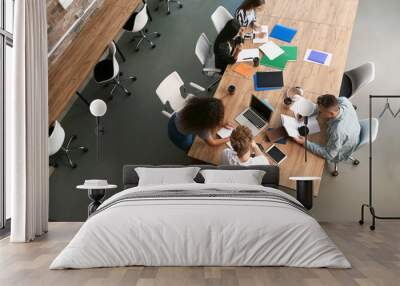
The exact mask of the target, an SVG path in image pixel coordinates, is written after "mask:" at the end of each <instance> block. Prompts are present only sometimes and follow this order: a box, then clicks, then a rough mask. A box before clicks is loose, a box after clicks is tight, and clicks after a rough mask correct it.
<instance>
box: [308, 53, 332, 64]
mask: <svg viewBox="0 0 400 286" xmlns="http://www.w3.org/2000/svg"><path fill="white" fill-rule="evenodd" d="M304 61H306V62H310V63H314V64H319V65H324V66H329V65H330V64H331V61H332V54H331V53H327V52H323V51H318V50H312V49H308V50H307V51H306V54H305V56H304Z"/></svg>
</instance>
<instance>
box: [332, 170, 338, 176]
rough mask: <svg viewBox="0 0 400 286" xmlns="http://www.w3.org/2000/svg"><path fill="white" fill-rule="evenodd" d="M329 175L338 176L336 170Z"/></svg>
mask: <svg viewBox="0 0 400 286" xmlns="http://www.w3.org/2000/svg"><path fill="white" fill-rule="evenodd" d="M331 175H332V176H334V177H337V176H339V172H338V171H333V172H332V173H331Z"/></svg>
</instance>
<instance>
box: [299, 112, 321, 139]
mask: <svg viewBox="0 0 400 286" xmlns="http://www.w3.org/2000/svg"><path fill="white" fill-rule="evenodd" d="M302 125H304V124H302ZM307 127H308V135H313V134H316V133H319V132H320V131H321V129H320V128H319V123H318V120H317V116H316V115H314V116H311V117H309V118H308V124H307Z"/></svg>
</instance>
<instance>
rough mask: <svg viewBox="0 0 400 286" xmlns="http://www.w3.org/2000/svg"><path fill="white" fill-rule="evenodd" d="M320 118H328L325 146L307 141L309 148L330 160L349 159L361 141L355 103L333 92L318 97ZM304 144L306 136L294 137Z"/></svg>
mask: <svg viewBox="0 0 400 286" xmlns="http://www.w3.org/2000/svg"><path fill="white" fill-rule="evenodd" d="M317 105H318V112H319V118H321V119H325V120H327V131H326V135H327V136H326V138H327V143H326V145H325V146H322V145H320V144H317V143H314V142H310V141H308V142H307V149H308V150H310V151H311V152H312V153H314V154H316V155H319V156H321V157H323V158H325V159H326V160H328V161H330V162H339V161H343V160H347V159H349V157H350V156H351V155H352V154H353V152H354V151H355V150H356V148H357V146H358V144H359V141H360V139H359V138H360V123H359V122H358V118H357V113H356V111H355V110H354V107H353V104H351V102H350V101H349V100H348V99H347V98H345V97H339V98H337V97H336V96H334V95H331V94H325V95H321V96H320V97H318V100H317ZM294 140H295V141H296V142H297V143H299V144H301V145H304V137H299V138H295V139H294Z"/></svg>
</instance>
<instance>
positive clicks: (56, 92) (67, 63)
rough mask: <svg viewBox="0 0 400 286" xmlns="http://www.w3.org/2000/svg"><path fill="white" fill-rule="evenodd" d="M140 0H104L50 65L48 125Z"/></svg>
mask: <svg viewBox="0 0 400 286" xmlns="http://www.w3.org/2000/svg"><path fill="white" fill-rule="evenodd" d="M141 3H142V0H117V1H116V0H103V1H102V2H100V4H99V7H98V8H97V9H96V11H95V12H94V14H93V15H91V16H90V17H89V20H88V21H87V23H85V25H84V26H83V27H82V29H81V30H80V31H79V33H78V34H77V36H76V37H75V38H74V39H73V40H72V41H71V43H69V44H68V47H67V48H66V50H65V51H64V52H63V53H62V54H61V55H60V56H59V57H57V58H56V59H55V60H53V61H50V62H49V72H48V74H49V76H48V77H49V125H50V124H51V123H53V122H54V121H55V120H57V119H58V118H59V117H60V116H61V115H62V113H63V112H64V111H65V109H66V108H67V107H68V106H69V104H70V102H71V100H72V99H73V98H74V97H75V92H76V91H78V90H79V88H80V87H81V86H82V84H83V83H84V82H85V81H86V80H87V79H88V78H89V77H90V75H91V73H92V71H93V68H94V66H95V65H96V63H97V62H98V61H99V59H100V57H101V56H102V55H103V53H104V51H105V50H106V49H107V47H108V45H109V44H110V43H111V41H113V40H114V39H115V37H116V36H117V35H118V34H119V33H120V32H121V29H122V27H123V26H124V24H125V23H126V21H127V20H128V19H129V17H130V15H131V14H132V12H133V11H134V10H135V9H136V8H137V7H138V5H140V4H141Z"/></svg>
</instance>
